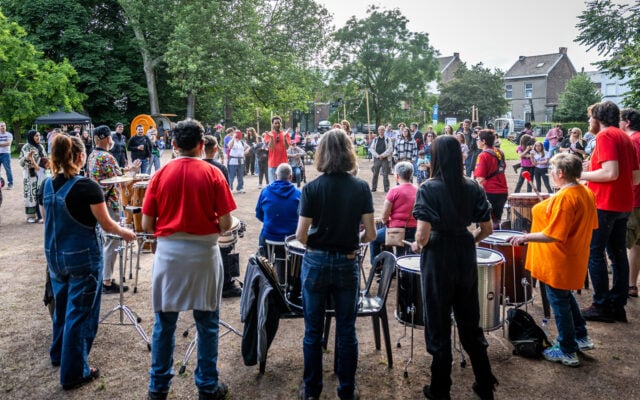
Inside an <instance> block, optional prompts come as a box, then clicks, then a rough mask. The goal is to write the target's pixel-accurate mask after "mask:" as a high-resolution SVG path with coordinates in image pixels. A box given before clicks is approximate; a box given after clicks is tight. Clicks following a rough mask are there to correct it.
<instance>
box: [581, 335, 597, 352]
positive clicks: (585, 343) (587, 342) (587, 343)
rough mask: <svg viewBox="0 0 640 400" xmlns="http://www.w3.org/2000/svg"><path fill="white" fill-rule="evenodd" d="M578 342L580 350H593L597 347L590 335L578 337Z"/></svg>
mask: <svg viewBox="0 0 640 400" xmlns="http://www.w3.org/2000/svg"><path fill="white" fill-rule="evenodd" d="M576 342H578V348H579V349H580V351H582V350H593V349H594V348H595V347H596V346H595V345H594V344H593V341H592V340H591V338H590V337H589V336H585V337H583V338H582V339H576Z"/></svg>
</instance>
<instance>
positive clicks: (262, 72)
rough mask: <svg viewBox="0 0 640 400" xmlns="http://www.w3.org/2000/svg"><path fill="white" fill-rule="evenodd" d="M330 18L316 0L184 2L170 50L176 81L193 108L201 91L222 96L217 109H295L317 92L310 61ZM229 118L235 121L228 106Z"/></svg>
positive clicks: (203, 95) (189, 110)
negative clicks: (313, 89) (314, 91)
mask: <svg viewBox="0 0 640 400" xmlns="http://www.w3.org/2000/svg"><path fill="white" fill-rule="evenodd" d="M329 20H330V16H329V14H328V12H327V11H326V9H325V8H324V7H322V6H320V5H318V4H317V3H316V2H315V1H313V0H281V1H277V2H276V1H270V0H263V1H255V0H239V1H234V2H210V1H206V0H199V1H194V2H191V3H189V4H185V5H183V6H182V7H181V8H180V10H179V13H177V14H176V21H175V29H174V31H173V33H172V34H171V36H170V41H169V44H168V50H167V53H166V54H165V60H166V62H167V64H168V67H169V71H170V72H171V73H172V74H173V77H172V79H171V81H170V83H171V85H172V86H173V87H174V88H176V90H177V91H178V93H180V95H181V96H183V97H185V98H187V99H188V101H187V115H194V114H195V109H196V97H198V98H199V100H198V101H199V102H200V101H204V102H205V104H208V103H210V101H209V100H208V99H207V98H215V99H221V102H222V107H220V106H218V107H216V108H217V109H221V108H224V109H225V110H227V111H230V110H233V111H234V113H235V112H236V111H238V112H239V114H242V115H255V109H256V107H267V108H269V109H271V110H276V111H279V112H284V111H287V110H293V109H295V108H297V107H299V106H300V105H303V104H305V103H306V101H307V100H309V98H310V96H311V95H312V92H310V89H311V88H312V87H313V86H314V82H315V81H316V80H317V78H316V74H314V73H313V71H312V70H311V69H310V64H311V61H312V60H314V59H317V56H318V54H319V53H320V50H321V49H322V46H323V45H324V43H325V42H326V36H327V29H328V26H329V23H328V22H329ZM202 98H204V99H202ZM207 108H208V107H205V109H207ZM209 109H211V108H209ZM240 109H245V110H242V111H241V110H240ZM224 119H229V120H230V121H229V122H232V121H233V122H236V118H235V117H233V118H232V116H231V115H229V113H228V112H225V115H224Z"/></svg>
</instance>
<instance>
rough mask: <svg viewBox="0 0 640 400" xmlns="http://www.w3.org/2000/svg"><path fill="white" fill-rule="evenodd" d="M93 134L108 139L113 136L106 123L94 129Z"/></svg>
mask: <svg viewBox="0 0 640 400" xmlns="http://www.w3.org/2000/svg"><path fill="white" fill-rule="evenodd" d="M93 135H94V136H97V137H98V138H99V139H106V138H108V137H109V136H111V129H109V127H108V126H106V125H100V126H99V127H97V128H96V129H94V130H93Z"/></svg>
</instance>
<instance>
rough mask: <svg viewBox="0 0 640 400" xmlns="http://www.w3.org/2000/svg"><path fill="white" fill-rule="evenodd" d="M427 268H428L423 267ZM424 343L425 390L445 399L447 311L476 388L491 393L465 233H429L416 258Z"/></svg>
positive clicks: (475, 271)
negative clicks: (427, 370) (428, 388)
mask: <svg viewBox="0 0 640 400" xmlns="http://www.w3.org/2000/svg"><path fill="white" fill-rule="evenodd" d="M427 266H428V267H427ZM420 270H421V273H422V277H421V278H422V301H423V305H424V320H425V324H426V327H425V331H424V332H425V341H426V343H427V351H428V352H429V354H431V355H432V356H433V361H432V363H431V392H432V393H433V395H434V396H436V397H440V396H442V397H446V396H448V395H449V391H450V389H451V363H452V361H453V359H452V355H451V311H452V310H453V314H454V317H455V321H456V325H457V328H458V333H459V336H460V342H461V344H462V347H463V348H464V350H465V351H466V352H467V353H468V354H469V358H470V359H471V365H472V367H473V373H474V375H475V378H476V383H477V384H478V388H479V390H481V391H483V392H485V391H492V390H493V385H494V383H496V382H497V381H496V379H495V377H494V376H493V374H492V373H491V365H490V364H489V358H488V356H487V346H488V344H487V341H486V339H485V337H484V333H483V331H482V328H480V306H479V300H478V269H477V262H476V250H475V242H474V240H473V236H472V235H471V234H470V233H466V232H465V233H463V234H457V235H456V234H448V235H443V234H440V233H438V232H432V233H431V237H430V240H429V243H428V244H427V246H426V247H425V248H424V249H423V251H422V254H421V259H420Z"/></svg>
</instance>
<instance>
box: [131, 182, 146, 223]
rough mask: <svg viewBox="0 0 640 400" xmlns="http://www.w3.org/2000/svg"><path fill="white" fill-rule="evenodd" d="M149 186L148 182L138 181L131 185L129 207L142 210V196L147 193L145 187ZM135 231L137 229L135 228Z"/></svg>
mask: <svg viewBox="0 0 640 400" xmlns="http://www.w3.org/2000/svg"><path fill="white" fill-rule="evenodd" d="M148 186H149V181H140V182H136V183H134V184H133V188H132V189H133V190H132V191H133V196H131V202H130V203H129V204H130V205H132V206H134V207H140V208H142V202H143V201H144V194H145V193H146V191H147V187H148ZM136 231H138V230H137V228H136Z"/></svg>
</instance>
